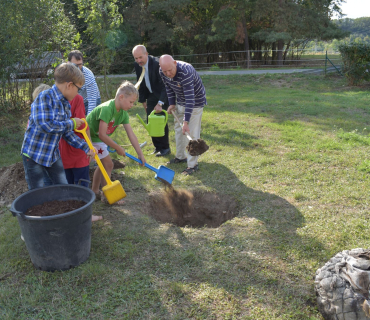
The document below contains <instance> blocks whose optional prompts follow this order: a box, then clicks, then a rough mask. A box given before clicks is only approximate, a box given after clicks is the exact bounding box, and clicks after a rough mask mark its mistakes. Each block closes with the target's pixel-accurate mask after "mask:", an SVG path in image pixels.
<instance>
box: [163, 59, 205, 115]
mask: <svg viewBox="0 0 370 320" xmlns="http://www.w3.org/2000/svg"><path fill="white" fill-rule="evenodd" d="M176 68H177V71H176V75H175V76H174V77H173V78H172V79H171V78H168V77H166V76H165V75H164V74H163V72H162V69H161V68H159V74H160V76H161V78H162V80H163V83H164V85H165V86H166V92H167V96H168V102H169V105H175V104H176V103H177V104H179V105H181V106H185V117H184V121H189V120H190V117H191V114H192V112H193V109H194V108H202V107H204V105H206V104H207V100H206V89H205V88H204V85H203V82H202V79H201V78H200V77H199V74H198V73H197V72H196V71H195V69H194V67H193V66H192V65H191V64H190V63H187V62H184V61H179V60H176Z"/></svg>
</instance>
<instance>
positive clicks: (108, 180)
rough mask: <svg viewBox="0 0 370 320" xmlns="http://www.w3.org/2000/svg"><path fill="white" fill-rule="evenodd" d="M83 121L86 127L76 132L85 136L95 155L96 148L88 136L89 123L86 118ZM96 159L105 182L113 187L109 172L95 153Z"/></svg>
mask: <svg viewBox="0 0 370 320" xmlns="http://www.w3.org/2000/svg"><path fill="white" fill-rule="evenodd" d="M81 120H83V121H84V122H85V127H84V128H83V129H81V130H78V129H75V131H76V132H79V133H82V135H83V136H84V138H85V140H86V142H87V144H88V145H89V148H90V149H91V150H93V151H94V153H95V148H94V146H93V145H92V143H91V141H90V139H89V137H88V136H87V134H86V128H87V121H86V119H85V118H82V119H81ZM94 158H95V161H96V162H97V164H98V166H99V168H100V171H101V173H102V174H103V176H104V179H105V181H107V184H108V185H112V184H113V183H112V181H111V179H110V178H109V176H108V173H107V171H106V170H105V168H104V166H103V164H102V163H101V161H100V159H99V157H98V155H97V154H96V153H95V157H94Z"/></svg>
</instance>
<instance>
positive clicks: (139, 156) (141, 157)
mask: <svg viewBox="0 0 370 320" xmlns="http://www.w3.org/2000/svg"><path fill="white" fill-rule="evenodd" d="M138 158H139V159H140V160H141V162H142V163H140V165H141V166H142V167H144V166H145V163H146V160H145V157H144V154H141V155H138Z"/></svg>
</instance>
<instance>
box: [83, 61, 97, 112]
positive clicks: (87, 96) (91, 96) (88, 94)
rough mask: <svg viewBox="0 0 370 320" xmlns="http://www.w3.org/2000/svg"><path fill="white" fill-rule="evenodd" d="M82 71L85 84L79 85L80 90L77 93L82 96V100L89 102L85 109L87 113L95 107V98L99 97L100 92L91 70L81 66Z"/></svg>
mask: <svg viewBox="0 0 370 320" xmlns="http://www.w3.org/2000/svg"><path fill="white" fill-rule="evenodd" d="M82 73H83V74H84V76H85V84H84V85H83V86H82V87H81V90H80V91H79V92H78V93H79V94H80V95H81V96H82V98H84V102H86V101H88V102H89V105H88V111H87V114H89V113H90V112H91V111H92V110H93V109H94V108H95V107H97V105H96V100H97V99H98V98H100V92H99V87H98V85H97V83H96V80H95V77H94V74H93V73H92V71H91V70H90V69H89V68H86V67H85V66H83V67H82Z"/></svg>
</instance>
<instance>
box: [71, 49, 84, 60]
mask: <svg viewBox="0 0 370 320" xmlns="http://www.w3.org/2000/svg"><path fill="white" fill-rule="evenodd" d="M72 57H75V59H76V60H82V59H83V55H82V52H81V51H79V50H73V51H71V52H70V53H69V54H68V61H71V60H72Z"/></svg>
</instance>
